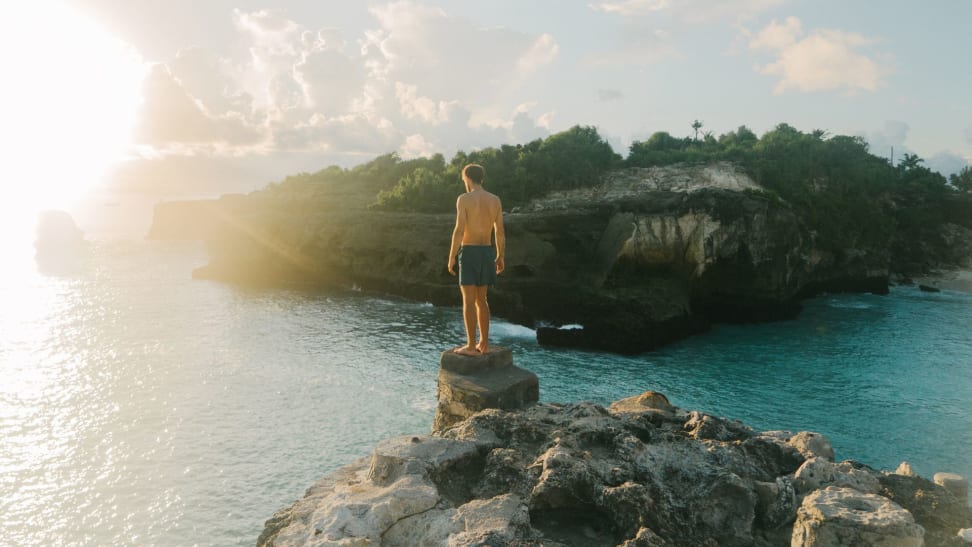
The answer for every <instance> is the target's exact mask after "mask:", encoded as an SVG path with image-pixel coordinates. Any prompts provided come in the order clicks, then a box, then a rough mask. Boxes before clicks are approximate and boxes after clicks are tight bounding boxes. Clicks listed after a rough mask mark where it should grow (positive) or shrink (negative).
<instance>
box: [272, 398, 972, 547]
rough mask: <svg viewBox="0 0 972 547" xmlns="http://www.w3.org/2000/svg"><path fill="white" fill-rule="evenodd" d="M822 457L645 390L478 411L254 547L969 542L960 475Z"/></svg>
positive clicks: (345, 483) (359, 468)
mask: <svg viewBox="0 0 972 547" xmlns="http://www.w3.org/2000/svg"><path fill="white" fill-rule="evenodd" d="M832 458H833V448H832V447H831V445H830V443H829V441H827V439H826V438H825V437H824V436H822V435H819V434H816V433H808V432H803V433H799V434H793V433H788V432H780V431H769V432H757V431H754V430H752V429H751V428H749V427H747V426H745V425H744V424H742V423H740V422H737V421H732V420H728V419H725V418H720V417H716V416H711V415H708V414H704V413H701V412H695V411H693V412H688V411H685V410H682V409H680V408H678V407H675V406H673V405H672V404H671V403H670V402H669V401H668V399H667V398H666V397H665V396H664V395H662V394H660V393H655V392H647V393H645V394H642V395H640V396H638V397H632V398H629V399H625V400H622V401H618V402H616V403H614V404H612V405H611V406H610V407H608V408H604V407H601V406H598V405H596V404H592V403H577V404H542V405H536V406H532V407H530V408H527V409H524V410H517V411H504V410H498V409H487V410H483V411H480V412H478V413H476V414H473V415H472V416H470V417H469V418H467V419H465V420H463V421H461V422H458V423H456V424H455V425H453V426H452V427H449V428H447V429H445V430H443V431H441V433H438V434H434V435H417V436H405V437H396V438H392V439H388V440H385V441H382V442H380V443H379V444H378V446H377V447H376V448H375V451H374V454H373V455H372V456H371V457H370V458H364V459H362V460H359V461H357V462H354V463H352V464H350V465H348V466H346V467H344V468H342V469H340V470H338V471H335V472H334V473H332V474H330V475H328V476H327V477H325V478H323V479H322V480H321V481H319V482H318V483H317V484H315V485H314V486H313V487H311V488H310V489H309V490H308V491H307V494H306V496H305V497H304V498H303V499H301V500H300V501H298V502H296V503H295V504H294V505H292V506H290V507H288V508H285V509H282V510H280V511H278V512H277V513H276V514H275V515H274V516H273V518H272V519H270V520H269V521H267V523H266V528H265V529H264V531H263V534H261V536H260V538H259V541H258V545H260V546H270V545H274V546H296V545H362V546H363V545H375V546H377V545H382V546H386V547H395V546H414V545H423V546H440V545H441V546H446V545H448V546H472V545H477V546H481V545H521V546H527V545H529V546H547V547H566V546H584V547H588V546H602V545H603V546H608V545H610V546H613V545H619V546H624V547H636V546H698V545H711V546H752V545H755V546H771V545H772V546H776V545H779V546H784V545H792V546H799V547H810V546H817V547H821V546H837V545H895V546H920V545H931V546H938V545H943V546H944V545H962V544H963V543H962V540H961V537H960V535H959V534H960V530H963V529H968V528H970V527H972V512H970V509H969V508H968V507H967V506H966V505H965V503H964V501H963V499H962V498H961V497H960V496H959V494H960V493H961V492H958V490H961V487H962V485H964V486H965V487H966V488H967V482H962V479H961V477H957V476H955V475H950V476H948V477H942V481H943V482H944V483H945V484H947V485H948V487H944V486H942V485H939V484H936V483H935V482H932V481H929V480H927V479H924V478H921V477H918V476H906V475H898V474H895V473H889V472H886V471H876V470H874V469H872V468H870V467H867V466H866V465H863V464H860V463H857V462H853V461H845V462H841V463H835V462H834V461H833V460H832Z"/></svg>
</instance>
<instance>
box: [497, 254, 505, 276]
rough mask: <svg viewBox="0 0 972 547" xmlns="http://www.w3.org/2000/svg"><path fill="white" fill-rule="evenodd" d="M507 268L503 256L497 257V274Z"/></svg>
mask: <svg viewBox="0 0 972 547" xmlns="http://www.w3.org/2000/svg"><path fill="white" fill-rule="evenodd" d="M505 269H506V263H505V262H504V261H503V257H499V258H497V259H496V275H499V274H501V273H503V270H505Z"/></svg>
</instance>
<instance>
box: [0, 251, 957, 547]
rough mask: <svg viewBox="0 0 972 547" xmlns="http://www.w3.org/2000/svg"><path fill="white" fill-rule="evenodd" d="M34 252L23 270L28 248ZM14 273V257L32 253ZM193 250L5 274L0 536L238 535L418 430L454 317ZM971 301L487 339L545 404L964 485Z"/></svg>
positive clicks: (89, 259) (81, 540) (230, 539)
mask: <svg viewBox="0 0 972 547" xmlns="http://www.w3.org/2000/svg"><path fill="white" fill-rule="evenodd" d="M24 256H28V255H24ZM28 258H29V256H28ZM205 262H206V253H205V250H204V248H203V246H202V245H201V244H196V243H173V242H147V241H124V240H117V241H94V242H92V243H91V244H90V247H89V249H88V251H87V253H86V254H84V255H83V256H81V257H79V259H78V260H77V262H76V263H69V264H62V265H59V266H57V267H54V268H53V270H51V271H48V272H46V273H45V272H39V271H37V267H36V265H35V264H34V263H33V260H29V259H26V260H20V261H19V262H18V261H17V260H13V261H12V262H11V261H9V260H8V265H7V266H5V269H4V271H3V272H2V273H0V544H3V545H7V544H11V545H58V544H71V545H74V544H78V545H106V544H118V545H128V544H138V545H192V544H200V545H237V544H244V545H250V544H253V543H254V542H255V540H256V537H257V535H258V534H259V533H260V530H261V529H262V526H263V522H264V521H265V520H266V519H267V518H269V517H270V516H271V515H272V514H273V512H274V511H275V510H277V509H278V508H281V507H283V506H285V505H288V504H290V503H291V502H293V501H294V500H295V499H297V498H299V497H300V496H302V495H303V492H304V490H305V489H306V488H307V487H308V486H310V485H311V484H312V483H313V482H314V481H315V480H317V479H318V478H320V477H321V476H323V475H324V474H325V473H327V472H329V471H331V470H333V469H335V468H337V467H339V466H340V465H342V464H344V463H348V462H350V461H351V460H352V459H354V458H357V457H360V456H363V455H366V454H367V453H368V452H369V450H370V449H371V447H372V446H373V445H374V444H375V442H377V441H378V440H380V439H382V438H384V437H387V436H391V435H399V434H407V433H424V432H427V431H428V428H429V425H430V423H431V419H432V414H433V410H434V404H435V376H436V372H437V367H438V354H439V352H440V351H441V350H443V349H444V348H447V347H450V346H452V345H455V344H456V343H458V342H459V341H461V340H462V338H463V337H462V332H461V325H460V315H459V312H458V310H456V309H448V308H434V307H432V306H429V305H426V304H421V303H412V302H405V301H400V300H397V299H391V298H383V297H377V296H374V295H367V294H361V293H355V292H340V291H326V292H301V291H296V290H287V289H274V290H270V289H262V290H255V289H243V288H238V287H232V286H227V285H223V284H219V283H214V282H207V281H193V280H192V279H191V278H190V272H191V270H192V269H193V268H194V267H197V266H200V265H202V264H204V263H205ZM970 329H972V295H970V294H965V293H958V292H947V291H946V292H942V293H939V294H926V293H921V292H919V291H917V289H912V288H899V289H895V290H893V291H892V293H891V295H890V296H887V297H879V296H870V295H839V296H824V297H820V298H817V299H814V300H812V301H809V302H808V303H807V304H806V307H805V311H804V312H803V314H802V315H801V316H800V317H799V319H797V320H794V321H787V322H781V323H774V324H767V325H756V326H720V327H717V328H715V329H713V330H712V331H711V332H710V333H708V334H705V335H701V336H696V337H693V338H691V339H688V340H685V341H683V342H682V343H679V344H676V345H673V346H670V347H667V348H665V349H663V350H661V351H658V352H654V353H648V354H644V355H641V356H637V357H619V356H615V355H608V354H601V353H591V352H582V351H568V350H557V349H545V348H541V347H538V346H537V344H536V342H535V340H534V333H533V331H531V330H529V329H526V328H523V327H519V326H515V325H511V324H508V323H504V322H499V324H494V327H493V332H494V335H495V342H496V343H499V344H503V345H507V346H510V347H512V348H513V350H514V355H515V359H516V361H517V364H519V365H520V366H524V367H527V368H529V369H531V370H533V371H534V372H536V373H537V374H538V375H539V376H540V383H541V384H540V385H541V399H542V400H543V401H548V402H552V401H577V400H584V399H586V400H593V401H596V402H599V403H608V402H610V401H612V400H615V399H618V398H621V397H626V396H629V395H634V394H637V393H640V392H641V391H644V390H647V389H654V390H657V391H661V392H663V393H665V394H667V395H668V397H669V398H670V399H671V400H672V402H673V403H674V404H675V405H677V406H680V407H682V408H686V409H699V410H703V411H706V412H710V413H714V414H718V415H723V416H728V417H732V418H738V419H741V420H743V421H745V422H746V423H748V424H749V425H752V426H753V427H755V428H758V429H791V430H805V429H806V430H815V431H819V432H822V433H824V434H826V435H827V436H829V437H830V438H831V440H832V441H833V443H834V446H835V448H836V450H837V457H838V459H844V458H853V459H857V460H860V461H863V462H866V463H869V464H871V465H874V466H877V467H884V468H892V469H893V468H894V467H896V466H897V465H898V463H900V462H901V461H902V460H908V461H909V462H911V463H912V465H913V466H914V467H915V469H916V470H917V471H918V472H919V473H921V474H924V475H927V476H930V475H931V474H933V473H934V472H936V471H953V472H958V473H961V474H963V475H965V476H967V477H972V412H970V409H972V330H970Z"/></svg>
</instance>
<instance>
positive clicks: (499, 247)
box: [493, 199, 506, 274]
mask: <svg viewBox="0 0 972 547" xmlns="http://www.w3.org/2000/svg"><path fill="white" fill-rule="evenodd" d="M496 201H497V205H498V206H499V212H497V213H496V220H495V221H494V222H493V229H494V230H496V273H497V274H501V273H503V270H505V269H506V228H504V227H503V204H502V203H500V202H499V200H498V199H497V200H496Z"/></svg>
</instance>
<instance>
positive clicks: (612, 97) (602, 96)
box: [597, 89, 624, 103]
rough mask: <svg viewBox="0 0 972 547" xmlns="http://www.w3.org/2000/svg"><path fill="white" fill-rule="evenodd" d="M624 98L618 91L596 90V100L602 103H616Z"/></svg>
mask: <svg viewBox="0 0 972 547" xmlns="http://www.w3.org/2000/svg"><path fill="white" fill-rule="evenodd" d="M623 98H624V93H621V90H620V89H598V90H597V100H599V101H601V102H602V103H607V102H610V101H618V100H621V99H623Z"/></svg>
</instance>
